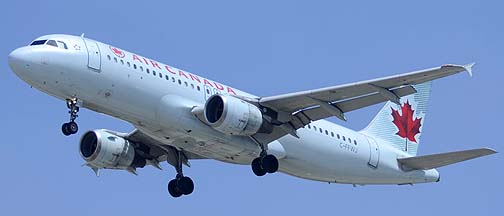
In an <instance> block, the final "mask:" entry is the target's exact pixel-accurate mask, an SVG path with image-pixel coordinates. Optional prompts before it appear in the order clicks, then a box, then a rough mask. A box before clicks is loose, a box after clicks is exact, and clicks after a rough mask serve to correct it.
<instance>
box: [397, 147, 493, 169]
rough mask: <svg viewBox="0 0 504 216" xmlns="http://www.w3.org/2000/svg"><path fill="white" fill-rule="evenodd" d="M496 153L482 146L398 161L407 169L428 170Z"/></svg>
mask: <svg viewBox="0 0 504 216" xmlns="http://www.w3.org/2000/svg"><path fill="white" fill-rule="evenodd" d="M495 153H497V152H496V151H494V150H492V149H488V148H481V149H471V150H465V151H457V152H448V153H441V154H433V155H425V156H418V157H408V158H400V159H397V161H398V162H399V163H400V164H401V165H403V166H404V168H406V169H408V168H409V169H410V170H428V169H434V168H438V167H442V166H446V165H450V164H454V163H458V162H462V161H466V160H470V159H473V158H477V157H482V156H485V155H490V154H495Z"/></svg>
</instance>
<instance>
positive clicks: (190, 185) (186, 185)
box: [177, 176, 194, 195]
mask: <svg viewBox="0 0 504 216" xmlns="http://www.w3.org/2000/svg"><path fill="white" fill-rule="evenodd" d="M177 185H178V188H179V190H180V192H181V193H182V194H184V195H189V194H191V193H192V192H193V191H194V182H193V181H192V179H191V178H189V177H186V176H184V177H182V178H180V179H178V181H177Z"/></svg>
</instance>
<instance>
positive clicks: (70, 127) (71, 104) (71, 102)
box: [61, 98, 79, 136]
mask: <svg viewBox="0 0 504 216" xmlns="http://www.w3.org/2000/svg"><path fill="white" fill-rule="evenodd" d="M66 104H67V107H68V109H69V111H68V114H70V121H69V122H67V123H64V124H63V125H61V132H63V134H64V135H65V136H70V135H72V134H76V133H77V131H79V126H78V125H77V123H75V119H76V118H77V117H78V115H77V113H78V112H79V107H78V106H77V98H71V99H67V100H66Z"/></svg>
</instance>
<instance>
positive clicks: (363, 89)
mask: <svg viewBox="0 0 504 216" xmlns="http://www.w3.org/2000/svg"><path fill="white" fill-rule="evenodd" d="M8 63H9V65H10V68H11V69H12V71H13V72H14V73H15V74H16V75H17V76H18V77H19V78H20V79H22V80H23V81H24V82H26V83H28V84H29V85H30V86H32V87H35V88H37V89H38V90H40V91H42V92H44V93H46V94H48V95H50V96H53V97H56V98H59V99H61V100H63V101H65V103H66V105H67V108H68V110H69V111H68V114H69V121H68V122H66V123H64V124H63V125H62V127H61V130H62V133H63V134H64V135H67V136H69V135H72V134H76V133H77V132H78V125H77V123H76V119H77V117H78V112H79V108H81V107H83V108H87V109H89V110H93V111H95V112H98V113H103V114H105V115H109V116H112V117H115V118H118V119H121V120H124V121H127V122H129V123H131V124H132V125H133V126H134V127H135V129H134V130H133V131H132V132H129V133H124V132H116V131H112V130H108V129H96V130H91V131H87V132H85V133H84V134H83V135H82V138H81V139H80V143H79V151H80V155H81V156H82V158H83V159H84V160H85V166H88V167H90V168H91V169H92V170H93V171H94V172H95V174H96V175H97V176H99V174H100V170H103V169H115V170H125V171H128V172H130V173H133V174H135V175H137V169H138V168H143V167H145V166H147V165H151V166H153V167H155V168H158V169H162V167H161V165H160V163H161V162H165V161H166V162H167V163H168V164H170V165H172V166H173V167H174V168H175V171H176V176H175V178H174V179H172V180H171V181H169V183H168V192H169V194H170V195H171V196H173V197H180V196H182V195H189V194H191V193H192V192H193V191H194V182H193V180H192V179H191V178H190V177H188V176H185V175H184V174H183V167H184V165H185V166H190V161H191V160H199V159H214V160H218V161H222V162H225V163H231V164H241V165H250V166H251V169H252V172H253V173H254V174H255V175H256V176H264V175H266V174H271V173H276V172H277V171H279V172H282V173H285V174H288V175H291V176H295V177H299V178H303V179H308V180H314V181H320V182H329V183H341V184H353V185H354V186H355V185H378V184H395V185H413V184H418V183H428V182H438V181H439V180H440V175H439V172H438V171H437V170H436V168H439V167H442V166H446V165H450V164H454V163H458V162H461V161H465V160H469V159H473V158H477V157H481V156H485V155H490V154H494V153H497V152H496V151H494V150H492V149H489V148H478V149H471V150H463V151H456V152H448V153H441V154H432V155H424V156H417V150H418V146H419V144H420V135H421V134H422V131H423V127H424V122H425V116H426V114H427V104H428V101H429V96H430V92H431V84H432V81H433V80H436V79H439V78H442V77H446V76H450V75H454V74H457V73H460V72H468V73H469V74H470V75H471V76H472V66H473V65H474V63H472V64H467V65H453V64H446V65H442V66H439V67H434V68H429V69H425V70H419V71H413V72H409V73H404V74H399V75H392V76H388V77H383V78H377V79H371V80H366V81H360V82H355V83H349V84H342V85H336V86H330V87H325V88H319V89H313V90H307V91H299V92H294V93H288V94H281V95H274V96H255V95H252V94H249V93H246V92H243V91H240V90H238V89H236V88H234V87H231V86H228V85H225V84H222V83H219V82H217V81H214V80H210V79H207V78H204V77H201V76H198V75H195V74H193V73H190V72H187V71H185V70H182V69H178V68H176V67H172V66H169V65H166V64H162V63H160V62H158V61H155V60H153V59H149V58H147V57H143V56H141V55H138V54H135V53H132V52H128V51H125V50H123V49H120V48H117V47H114V46H111V45H108V44H105V43H101V42H98V41H96V40H92V39H89V38H87V37H84V34H83V35H81V36H73V35H65V34H52V35H45V36H41V37H38V38H36V39H35V40H33V41H32V42H31V43H30V44H29V45H26V46H23V47H20V48H17V49H15V50H14V51H12V52H11V53H10V54H9V56H8ZM379 103H385V104H384V106H383V108H382V109H381V110H380V111H379V112H378V114H377V115H376V116H375V117H374V118H373V119H372V121H371V122H370V123H369V125H368V126H367V127H365V128H364V129H362V130H358V131H356V130H352V129H348V128H345V127H342V126H340V125H337V124H335V123H332V122H330V121H327V120H325V119H326V118H330V117H336V118H337V119H340V120H342V121H346V120H347V118H346V116H345V113H347V112H350V111H353V110H357V109H361V108H365V107H368V106H371V105H374V104H379Z"/></svg>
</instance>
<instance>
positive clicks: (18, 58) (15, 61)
mask: <svg viewBox="0 0 504 216" xmlns="http://www.w3.org/2000/svg"><path fill="white" fill-rule="evenodd" d="M8 62H9V66H10V68H11V69H12V71H14V72H15V73H16V74H18V75H20V73H23V71H26V70H29V69H30V67H31V65H32V64H33V63H34V62H35V59H34V56H33V55H32V51H31V50H30V49H29V47H21V48H17V49H15V50H14V51H12V52H11V53H10V54H9V57H8Z"/></svg>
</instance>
